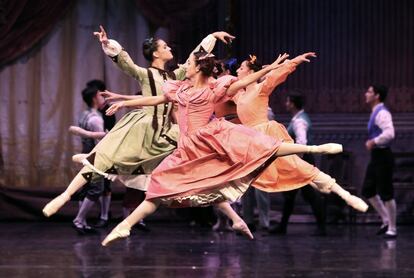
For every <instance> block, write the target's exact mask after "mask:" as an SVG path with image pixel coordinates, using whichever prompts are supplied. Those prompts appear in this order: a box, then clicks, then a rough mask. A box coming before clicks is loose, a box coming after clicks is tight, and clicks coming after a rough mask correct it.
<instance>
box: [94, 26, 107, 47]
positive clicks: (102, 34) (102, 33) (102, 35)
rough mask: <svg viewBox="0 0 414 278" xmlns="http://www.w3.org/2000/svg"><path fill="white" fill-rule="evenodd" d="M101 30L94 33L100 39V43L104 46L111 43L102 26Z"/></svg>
mask: <svg viewBox="0 0 414 278" xmlns="http://www.w3.org/2000/svg"><path fill="white" fill-rule="evenodd" d="M99 28H100V29H101V31H100V32H93V34H94V36H96V37H97V38H98V39H99V41H100V42H101V43H102V44H104V45H107V44H108V43H109V41H108V36H107V35H106V32H105V29H104V28H103V27H102V25H99Z"/></svg>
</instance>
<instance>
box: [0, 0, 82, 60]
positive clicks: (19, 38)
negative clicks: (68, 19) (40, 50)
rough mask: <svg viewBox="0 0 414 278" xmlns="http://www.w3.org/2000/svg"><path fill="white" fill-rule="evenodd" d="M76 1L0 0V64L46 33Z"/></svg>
mask: <svg viewBox="0 0 414 278" xmlns="http://www.w3.org/2000/svg"><path fill="white" fill-rule="evenodd" d="M73 3H75V1H65V0H53V1H51V0H49V1H41V0H30V1H29V0H19V1H13V0H7V1H0V12H1V15H0V37H1V40H0V67H1V66H3V65H5V64H7V63H10V62H11V61H13V60H15V59H16V58H18V57H19V56H20V55H22V54H24V53H26V52H28V51H30V50H31V49H32V48H33V46H35V45H36V44H37V43H39V42H40V41H41V39H42V38H44V37H45V36H46V35H47V34H49V33H50V32H51V31H52V30H53V28H55V25H56V23H57V22H58V21H59V20H60V19H62V17H63V16H64V15H65V14H66V13H67V12H68V11H69V10H70V8H71V7H72V6H73Z"/></svg>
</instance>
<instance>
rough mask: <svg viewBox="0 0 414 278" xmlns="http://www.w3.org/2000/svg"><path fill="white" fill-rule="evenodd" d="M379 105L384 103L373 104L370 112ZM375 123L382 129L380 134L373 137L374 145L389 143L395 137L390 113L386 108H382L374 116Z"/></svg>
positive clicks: (379, 145)
mask: <svg viewBox="0 0 414 278" xmlns="http://www.w3.org/2000/svg"><path fill="white" fill-rule="evenodd" d="M380 105H384V103H378V104H377V105H375V106H374V107H373V108H372V112H374V111H375V109H376V108H377V107H378V106H380ZM375 124H376V125H377V126H378V127H379V128H380V129H381V130H382V132H381V134H380V135H378V136H377V137H375V138H374V139H373V140H374V143H375V145H377V146H378V147H381V145H387V144H389V143H390V142H391V141H392V140H393V139H394V137H395V131H394V124H393V122H392V116H391V113H390V112H389V111H388V110H386V109H382V110H381V111H380V112H378V114H377V116H376V117H375Z"/></svg>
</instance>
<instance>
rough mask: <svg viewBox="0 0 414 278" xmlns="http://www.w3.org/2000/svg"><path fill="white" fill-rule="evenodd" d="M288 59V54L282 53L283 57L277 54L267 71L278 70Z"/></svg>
mask: <svg viewBox="0 0 414 278" xmlns="http://www.w3.org/2000/svg"><path fill="white" fill-rule="evenodd" d="M288 57H289V54H287V53H283V55H282V54H279V56H278V57H277V59H276V60H275V61H274V62H273V63H272V64H270V65H269V66H268V67H269V69H271V70H274V69H276V68H278V67H279V66H280V65H281V64H282V63H283V62H284V61H285V60H286V59H287V58H288Z"/></svg>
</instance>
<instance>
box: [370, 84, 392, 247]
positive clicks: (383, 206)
mask: <svg viewBox="0 0 414 278" xmlns="http://www.w3.org/2000/svg"><path fill="white" fill-rule="evenodd" d="M387 94H388V88H387V87H385V86H382V85H372V86H369V88H368V90H367V91H366V92H365V101H366V103H367V104H368V105H369V106H370V107H371V110H372V112H371V116H370V118H369V122H368V140H367V141H366V143H365V146H366V148H367V150H368V151H369V152H371V160H370V162H369V164H368V167H367V171H366V174H365V180H364V185H363V188H362V195H363V196H364V197H365V198H367V199H368V201H369V202H370V204H371V205H372V206H373V207H374V209H375V211H376V212H377V213H378V214H379V216H380V217H381V220H382V225H381V227H380V229H379V230H378V231H377V235H382V234H384V237H385V238H390V239H391V238H396V237H397V205H396V203H395V199H394V186H393V183H392V174H393V170H394V156H393V153H392V151H391V143H392V141H393V139H394V137H395V132H394V124H393V122H392V115H391V113H390V111H389V110H388V109H387V108H386V107H385V105H384V101H385V99H386V98H387Z"/></svg>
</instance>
